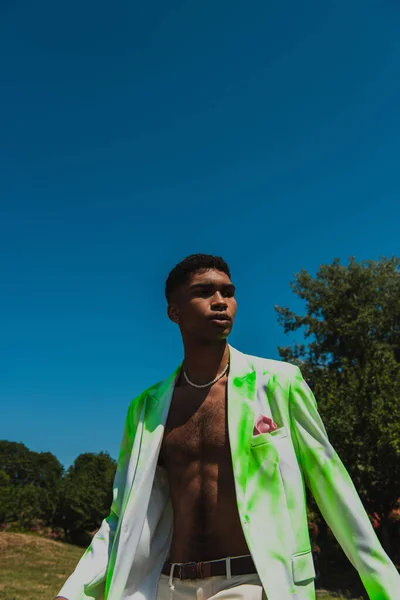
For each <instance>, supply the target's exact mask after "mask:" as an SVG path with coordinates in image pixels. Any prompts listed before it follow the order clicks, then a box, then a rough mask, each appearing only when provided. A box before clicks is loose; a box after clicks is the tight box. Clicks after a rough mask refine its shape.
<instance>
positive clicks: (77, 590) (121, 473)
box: [57, 396, 141, 600]
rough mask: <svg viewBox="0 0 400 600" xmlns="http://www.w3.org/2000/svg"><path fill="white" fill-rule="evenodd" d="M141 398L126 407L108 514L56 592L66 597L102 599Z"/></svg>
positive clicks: (85, 599) (71, 599)
mask: <svg viewBox="0 0 400 600" xmlns="http://www.w3.org/2000/svg"><path fill="white" fill-rule="evenodd" d="M140 399H141V396H139V397H138V398H136V399H135V400H133V401H132V402H131V404H130V406H129V409H128V415H127V418H126V422H125V429H124V435H123V438H122V444H121V448H120V453H119V457H118V463H117V471H116V474H115V478H114V483H113V501H112V504H111V509H110V514H109V515H108V517H106V518H105V519H104V520H103V522H102V524H101V527H100V529H99V530H98V532H97V533H96V534H95V535H94V536H93V539H92V542H91V544H90V546H89V547H88V548H87V550H86V552H85V553H84V554H83V556H82V558H81V559H80V561H79V563H78V565H77V566H76V568H75V571H74V572H73V573H72V575H71V576H70V577H69V578H68V579H67V581H66V582H65V584H64V586H63V587H62V589H61V590H60V591H59V593H58V596H61V597H63V598H67V599H68V600H102V599H103V597H104V587H105V580H106V574H107V566H108V561H109V558H110V554H111V550H112V546H113V542H114V537H115V534H116V531H117V527H118V521H119V517H120V514H121V507H122V501H123V497H124V491H125V485H126V476H127V470H128V465H129V458H130V455H131V451H132V446H133V442H134V439H135V434H136V428H137V417H138V408H140V405H141V402H140ZM58 596H57V597H58Z"/></svg>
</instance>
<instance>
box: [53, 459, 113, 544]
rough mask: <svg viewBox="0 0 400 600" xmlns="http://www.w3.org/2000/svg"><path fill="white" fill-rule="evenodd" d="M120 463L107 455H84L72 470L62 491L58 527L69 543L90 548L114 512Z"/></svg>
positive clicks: (67, 474)
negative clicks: (89, 538)
mask: <svg viewBox="0 0 400 600" xmlns="http://www.w3.org/2000/svg"><path fill="white" fill-rule="evenodd" d="M115 470H116V462H115V460H113V459H112V458H111V457H110V456H109V454H107V453H106V452H100V453H99V454H91V453H86V454H81V455H79V456H78V457H77V458H76V460H75V462H74V464H73V465H72V466H71V467H70V468H69V469H68V471H67V473H66V475H65V478H64V481H63V487H62V494H61V501H60V505H59V511H58V524H59V525H60V526H62V527H63V528H64V531H65V534H66V537H67V539H69V540H70V541H74V542H77V543H80V542H81V543H83V544H86V542H87V534H88V533H90V532H93V531H94V530H96V529H98V528H99V526H100V524H101V521H102V520H103V519H104V517H106V516H107V515H108V513H109V511H110V506H111V502H112V484H113V480H114V476H115Z"/></svg>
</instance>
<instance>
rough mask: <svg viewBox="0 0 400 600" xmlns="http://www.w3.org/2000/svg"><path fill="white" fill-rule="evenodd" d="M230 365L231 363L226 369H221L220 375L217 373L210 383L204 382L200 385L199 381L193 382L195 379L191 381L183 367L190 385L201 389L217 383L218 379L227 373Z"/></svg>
mask: <svg viewBox="0 0 400 600" xmlns="http://www.w3.org/2000/svg"><path fill="white" fill-rule="evenodd" d="M228 367H229V363H227V365H226V367H225V369H224V370H223V371H221V373H220V374H219V375H217V376H216V378H215V379H213V380H212V381H209V382H208V383H202V384H201V385H199V384H198V383H193V381H190V379H189V377H188V376H187V374H186V371H185V369H184V368H183V375H184V377H185V379H186V381H187V382H188V384H189V385H191V386H193V387H195V388H198V389H201V388H206V387H210V386H212V385H214V383H217V381H218V379H221V377H223V376H224V375H225V373H226V372H227V370H228Z"/></svg>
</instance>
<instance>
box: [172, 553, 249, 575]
mask: <svg viewBox="0 0 400 600" xmlns="http://www.w3.org/2000/svg"><path fill="white" fill-rule="evenodd" d="M171 568H172V563H170V562H166V563H164V566H163V568H162V573H163V575H170V574H171ZM250 573H257V569H256V567H255V564H254V562H253V559H252V558H251V556H250V555H249V556H238V557H233V558H231V575H249V574H250ZM216 575H226V559H225V558H221V560H213V561H205V562H190V563H178V564H176V563H175V565H174V571H173V573H172V577H177V578H178V579H204V578H205V577H214V576H216Z"/></svg>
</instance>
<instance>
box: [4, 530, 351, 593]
mask: <svg viewBox="0 0 400 600" xmlns="http://www.w3.org/2000/svg"><path fill="white" fill-rule="evenodd" d="M82 554H83V549H82V548H78V547H77V546H70V545H68V544H63V543H61V542H53V541H51V540H47V539H44V538H40V537H37V536H33V535H27V534H24V533H0V600H54V598H55V596H56V594H57V592H58V591H59V590H60V588H61V586H62V585H63V583H64V581H65V580H66V578H67V577H68V575H69V574H70V573H71V572H72V571H73V569H74V567H75V565H76V563H77V561H78V560H79V558H80V557H81V556H82ZM317 597H318V599H321V600H322V599H324V600H334V599H335V600H338V599H339V598H340V596H333V595H331V594H330V593H329V592H322V591H321V592H318V593H317Z"/></svg>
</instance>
